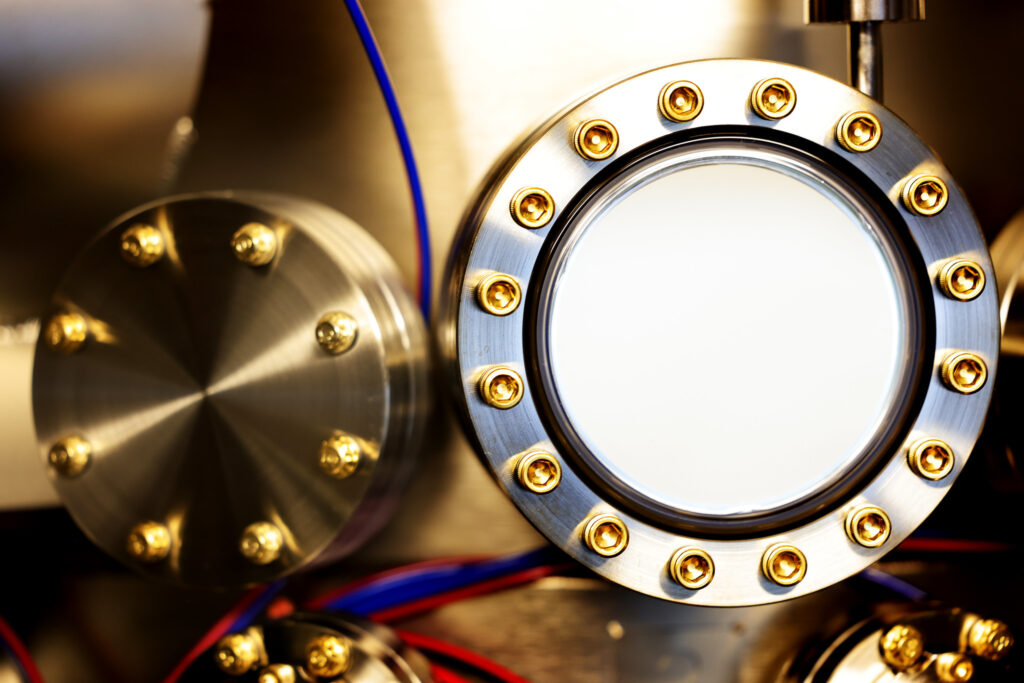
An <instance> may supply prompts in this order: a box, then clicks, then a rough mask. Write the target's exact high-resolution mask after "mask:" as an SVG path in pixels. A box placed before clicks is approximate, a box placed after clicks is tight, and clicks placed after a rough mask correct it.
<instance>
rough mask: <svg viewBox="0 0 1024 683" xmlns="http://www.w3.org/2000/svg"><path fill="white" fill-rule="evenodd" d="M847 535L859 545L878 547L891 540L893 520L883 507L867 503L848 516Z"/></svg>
mask: <svg viewBox="0 0 1024 683" xmlns="http://www.w3.org/2000/svg"><path fill="white" fill-rule="evenodd" d="M845 527H846V535H847V536H849V538H850V540H851V541H853V542H854V543H856V544H857V545H862V546H864V547H865V548H878V547H879V546H882V545H884V544H885V542H886V541H888V540H889V533H890V532H891V531H892V522H890V521H889V515H887V514H885V511H884V510H882V509H881V508H877V507H874V506H870V505H866V506H864V507H861V508H857V509H856V510H852V511H850V514H848V515H847V516H846V524H845Z"/></svg>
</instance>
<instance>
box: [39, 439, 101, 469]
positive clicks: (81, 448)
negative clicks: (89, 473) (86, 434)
mask: <svg viewBox="0 0 1024 683" xmlns="http://www.w3.org/2000/svg"><path fill="white" fill-rule="evenodd" d="M90 458H92V446H91V445H89V442H88V441H86V440H85V439H83V438H81V437H78V436H69V437H67V438H66V439H61V440H60V441H58V442H57V443H55V444H53V446H52V447H51V448H50V452H49V453H48V454H47V456H46V461H47V462H48V463H50V467H52V468H53V471H54V472H56V473H57V474H59V475H60V476H62V477H77V476H78V475H79V474H81V473H82V472H83V471H84V470H85V468H86V467H88V466H89V460H90Z"/></svg>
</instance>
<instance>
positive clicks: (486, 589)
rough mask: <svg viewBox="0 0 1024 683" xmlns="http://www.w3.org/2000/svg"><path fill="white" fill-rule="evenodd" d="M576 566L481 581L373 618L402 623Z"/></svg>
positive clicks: (536, 569) (549, 567)
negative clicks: (422, 614)
mask: <svg viewBox="0 0 1024 683" xmlns="http://www.w3.org/2000/svg"><path fill="white" fill-rule="evenodd" d="M573 566H575V565H573V564H557V565H550V564H549V565H542V566H540V567H532V568H530V569H524V570H522V571H519V572H515V573H514V574H509V575H507V576H501V577H498V578H496V579H490V580H488V581H481V582H480V583H475V584H473V585H471V586H466V587H465V588H457V589H455V590H452V591H448V592H447V593H440V594H438V595H432V596H430V597H426V598H421V599H419V600H414V601H412V602H407V603H405V604H404V605H397V606H395V607H389V608H388V609H383V610H380V611H379V612H374V613H373V614H371V615H370V618H371V619H373V620H374V621H399V620H402V619H408V618H409V617H412V616H414V615H417V614H420V613H422V612H428V611H430V610H432V609H436V608H438V607H441V606H443V605H447V604H450V603H453V602H458V601H459V600H465V599H466V598H472V597H476V596H478V595H486V594H487V593H494V592H496V591H500V590H504V589H506V588H512V587H513V586H518V585H521V584H524V583H530V582H531V581H536V580H537V579H540V578H543V577H545V576H550V575H551V574H557V573H558V572H561V571H565V570H566V569H568V568H570V567H573Z"/></svg>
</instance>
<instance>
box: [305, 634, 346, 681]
mask: <svg viewBox="0 0 1024 683" xmlns="http://www.w3.org/2000/svg"><path fill="white" fill-rule="evenodd" d="M351 665H352V647H351V646H350V645H349V644H348V642H347V641H346V640H344V639H343V638H339V637H338V636H318V637H317V638H314V639H313V641H312V642H311V643H310V644H309V645H307V646H306V670H307V671H309V673H311V674H313V675H314V676H316V677H317V678H331V677H333V676H340V675H341V674H343V673H345V671H347V670H348V668H349V666H351Z"/></svg>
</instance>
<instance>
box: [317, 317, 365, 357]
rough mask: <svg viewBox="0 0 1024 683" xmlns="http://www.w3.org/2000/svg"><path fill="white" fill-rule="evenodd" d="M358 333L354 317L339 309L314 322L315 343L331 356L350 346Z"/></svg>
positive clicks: (346, 349)
mask: <svg viewBox="0 0 1024 683" xmlns="http://www.w3.org/2000/svg"><path fill="white" fill-rule="evenodd" d="M358 334H359V323H357V322H356V319H355V318H353V317H352V316H350V315H349V314H347V313H341V312H340V311H335V312H332V313H327V314H325V315H324V316H323V317H322V318H320V320H319V321H318V322H317V324H316V343H317V344H319V345H320V348H322V349H323V350H324V351H326V352H327V353H329V354H331V355H333V356H337V355H338V354H342V353H345V352H346V351H348V350H349V349H350V348H352V345H353V344H355V343H356V336H357V335H358Z"/></svg>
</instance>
